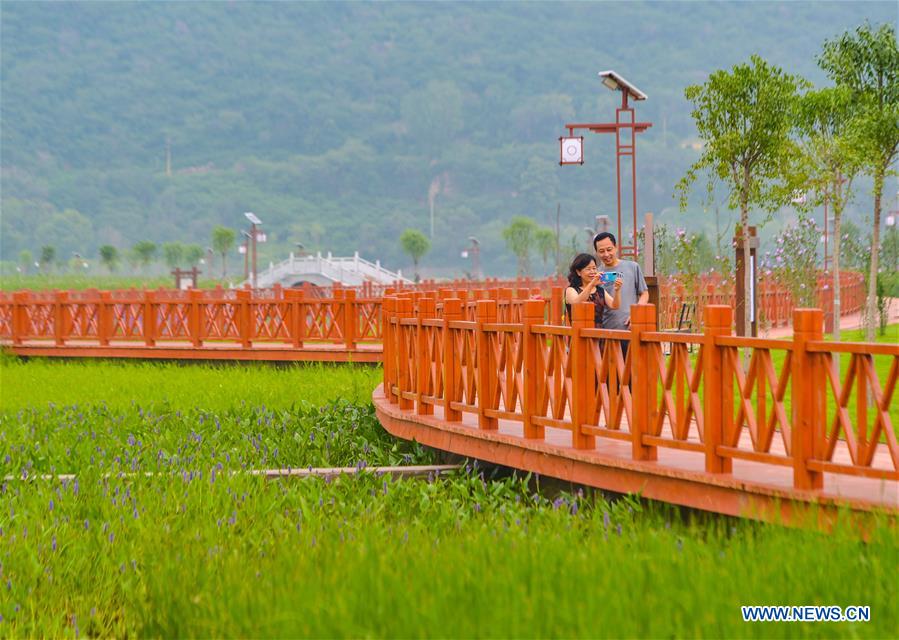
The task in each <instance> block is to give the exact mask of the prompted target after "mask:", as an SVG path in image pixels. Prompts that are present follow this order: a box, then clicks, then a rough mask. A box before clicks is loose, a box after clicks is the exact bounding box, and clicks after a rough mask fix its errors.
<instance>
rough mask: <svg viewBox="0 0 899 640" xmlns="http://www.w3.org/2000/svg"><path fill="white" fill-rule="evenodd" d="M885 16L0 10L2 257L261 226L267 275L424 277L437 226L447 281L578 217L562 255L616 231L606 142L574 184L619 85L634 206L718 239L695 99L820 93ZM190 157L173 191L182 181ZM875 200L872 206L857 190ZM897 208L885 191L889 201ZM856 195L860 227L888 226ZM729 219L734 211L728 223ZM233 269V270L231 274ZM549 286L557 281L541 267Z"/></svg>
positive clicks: (405, 9)
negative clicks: (415, 264)
mask: <svg viewBox="0 0 899 640" xmlns="http://www.w3.org/2000/svg"><path fill="white" fill-rule="evenodd" d="M896 11H897V10H896V3H895V2H893V1H889V2H784V3H765V2H745V3H733V2H731V3H724V2H720V3H704V2H684V3H679V2H657V3H645V4H644V3H630V2H628V3H612V2H609V3H511V2H509V3H464V4H463V3H441V4H436V3H378V4H370V3H331V2H328V3H255V2H254V3H250V2H227V3H224V2H202V3H201V2H196V3H183V2H180V3H151V2H139V3H106V2H103V3H90V2H79V3H56V2H54V3H39V2H3V3H2V4H0V46H2V69H0V71H2V85H0V90H2V93H0V144H2V149H0V151H2V156H0V164H2V167H0V169H2V184H0V186H2V229H0V230H2V238H0V240H2V244H0V249H2V257H3V259H5V260H14V259H15V255H16V253H17V252H18V251H19V250H20V249H24V248H27V249H31V250H32V251H34V250H36V249H37V248H39V247H40V246H41V245H43V244H53V245H55V246H56V247H57V249H58V255H61V256H68V255H70V254H71V252H73V251H79V252H82V253H83V254H85V255H88V254H91V255H93V254H94V253H96V249H97V247H98V246H99V245H101V244H105V243H110V244H113V245H118V246H119V247H126V246H129V245H131V244H132V243H133V242H135V241H137V240H141V239H150V240H154V241H167V240H182V241H187V242H199V243H202V244H204V245H206V244H209V236H210V232H211V229H212V227H213V226H214V225H215V224H226V225H229V226H232V227H238V226H240V225H242V224H243V216H242V212H244V211H254V212H256V213H257V215H259V216H260V217H261V218H262V219H263V221H264V223H265V228H266V229H267V231H268V237H269V240H270V242H269V243H268V244H267V245H266V246H265V247H264V250H265V252H267V253H265V255H264V256H263V257H264V258H266V260H267V259H268V258H269V257H270V258H272V259H280V258H281V257H284V256H286V254H287V252H288V251H289V250H290V249H291V248H292V247H293V244H294V243H295V242H302V243H303V244H304V245H305V246H306V247H307V248H311V249H321V250H323V251H328V250H331V251H334V252H335V253H337V254H346V253H351V252H352V251H353V250H359V251H360V252H361V253H362V254H363V256H366V257H371V258H375V257H378V258H381V259H382V261H384V262H385V264H387V265H388V266H391V267H394V268H395V267H408V264H409V261H408V259H407V258H406V257H405V256H403V255H402V254H401V252H400V247H399V243H398V237H399V235H400V233H401V232H402V230H403V229H405V228H406V227H417V228H419V229H421V230H423V231H425V232H426V233H427V232H428V231H429V212H430V207H429V193H430V195H431V197H432V198H433V200H434V205H435V226H436V233H435V237H434V248H433V250H432V252H431V253H430V254H429V255H428V256H426V258H425V260H424V262H425V265H426V266H430V267H431V269H432V270H436V271H437V272H441V273H445V274H447V275H450V274H458V273H461V272H462V270H463V269H464V268H465V264H464V262H463V261H462V260H461V259H460V258H459V250H460V249H461V248H462V246H463V245H464V244H465V243H466V240H467V237H468V236H469V235H476V236H478V237H479V238H480V239H481V240H482V244H483V248H484V254H483V255H484V259H485V266H487V267H488V268H490V270H491V271H493V272H495V273H503V272H505V273H509V272H511V271H512V270H513V269H514V259H513V257H512V256H511V255H510V254H509V252H508V251H506V250H505V249H504V247H503V243H502V239H501V235H500V232H501V229H502V227H503V226H504V225H505V224H507V222H508V220H509V219H510V218H511V217H512V216H514V215H521V214H524V215H529V216H531V217H533V218H535V219H536V220H538V222H540V223H542V224H548V223H549V222H550V220H554V218H555V211H556V205H557V203H559V204H560V205H561V212H562V213H561V217H562V223H563V226H564V228H565V230H564V232H563V234H562V240H563V242H568V239H569V238H570V237H571V236H572V234H575V233H577V232H578V231H579V230H580V229H581V228H582V227H584V226H585V225H589V224H591V223H592V219H593V216H594V215H596V214H598V213H608V214H611V213H612V212H613V206H614V201H613V199H614V164H613V151H614V147H613V141H612V139H611V137H610V136H591V137H589V138H588V139H587V143H586V164H585V165H584V166H582V167H559V166H558V164H557V161H558V140H557V138H558V136H559V135H561V134H563V133H564V129H563V128H562V126H563V124H564V123H565V122H572V121H577V122H585V121H597V120H599V121H607V120H611V119H613V118H614V108H615V106H616V95H614V94H613V93H612V92H610V91H608V90H606V89H605V88H604V87H603V86H602V85H601V84H600V82H599V80H598V78H597V76H596V74H597V72H598V71H599V70H601V69H609V68H611V69H615V70H617V71H619V72H620V73H621V74H623V75H624V76H625V77H626V78H628V79H629V80H631V81H632V82H634V83H635V84H636V85H637V86H638V87H640V89H641V90H643V91H644V92H645V93H647V94H648V96H649V99H648V100H647V101H645V102H641V103H639V104H638V106H637V115H638V118H639V119H640V120H649V121H651V122H653V123H654V124H653V127H652V128H651V129H650V130H649V131H647V132H646V133H644V134H641V136H640V139H639V142H638V153H637V162H638V173H639V183H638V184H639V196H638V198H639V208H640V210H641V211H649V210H651V211H655V212H656V213H657V214H660V215H661V220H662V221H663V222H666V223H668V224H670V225H675V226H688V227H692V228H699V227H706V228H713V227H714V221H713V220H712V219H711V217H710V215H706V216H703V215H702V211H701V205H700V195H701V194H697V196H696V198H695V203H696V204H695V209H696V210H695V211H693V212H692V213H691V214H689V215H685V214H682V213H679V212H678V211H677V210H676V208H675V205H676V203H675V201H674V200H673V199H672V193H673V189H674V184H675V182H676V181H677V180H678V179H679V178H680V177H681V175H682V174H683V172H684V170H685V169H686V167H687V166H688V165H689V163H690V162H691V161H692V160H693V159H695V157H696V154H697V151H696V149H695V148H694V143H695V142H696V140H695V130H694V128H693V125H692V120H691V119H690V110H689V104H688V103H687V102H686V100H685V99H684V97H683V89H684V87H685V86H687V85H688V84H692V83H698V82H702V81H704V80H705V78H706V77H707V75H708V74H709V73H710V72H711V71H713V70H715V69H718V68H723V67H729V66H731V65H732V64H734V63H736V62H740V61H744V60H746V59H747V58H748V57H749V55H750V54H752V53H758V54H760V55H761V56H763V57H765V58H766V59H768V60H769V61H771V62H773V63H776V64H779V65H781V66H783V67H784V68H785V69H786V70H788V71H789V72H791V73H796V74H801V75H803V76H804V77H806V78H807V79H809V80H811V81H812V82H814V83H816V84H823V83H824V77H823V75H822V74H821V72H820V71H819V70H818V69H817V67H816V65H815V56H816V55H817V54H818V53H819V51H820V48H821V44H822V42H823V41H824V40H825V39H826V38H832V37H834V36H835V35H838V34H840V33H842V32H843V31H845V30H847V29H852V28H854V27H855V26H856V25H858V24H860V23H862V22H864V21H865V20H869V21H871V22H873V23H883V22H895V21H896V17H897V16H896ZM167 146H168V148H169V149H170V153H171V175H169V172H168V171H167V166H166V150H167ZM862 189H864V187H862ZM892 191H894V189H890V188H888V189H887V191H886V193H887V194H891V192H892ZM869 202H870V198H869V196H868V195H867V194H866V193H863V194H860V197H859V198H858V199H857V201H856V203H855V204H854V205H853V207H852V208H853V209H854V210H853V211H849V215H850V216H855V217H859V216H860V215H861V214H862V213H865V212H868V211H869V210H870V205H869ZM722 215H725V216H726V215H728V214H726V213H725V214H722ZM235 262H236V261H235ZM537 271H539V268H538V269H537Z"/></svg>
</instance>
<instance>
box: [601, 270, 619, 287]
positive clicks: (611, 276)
mask: <svg viewBox="0 0 899 640" xmlns="http://www.w3.org/2000/svg"><path fill="white" fill-rule="evenodd" d="M620 277H621V274H620V273H618V272H617V271H603V272H602V273H600V274H599V281H600V282H601V283H602V284H603V285H607V284H615V281H616V280H617V279H618V278H620Z"/></svg>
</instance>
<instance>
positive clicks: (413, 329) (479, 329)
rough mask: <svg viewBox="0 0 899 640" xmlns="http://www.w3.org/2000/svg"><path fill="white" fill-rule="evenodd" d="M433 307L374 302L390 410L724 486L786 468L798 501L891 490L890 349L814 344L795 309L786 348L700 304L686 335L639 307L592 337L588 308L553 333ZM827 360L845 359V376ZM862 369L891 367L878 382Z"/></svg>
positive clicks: (540, 305)
mask: <svg viewBox="0 0 899 640" xmlns="http://www.w3.org/2000/svg"><path fill="white" fill-rule="evenodd" d="M433 302H434V301H433V299H430V298H420V299H418V300H416V299H415V298H414V297H413V296H412V295H408V294H407V295H404V296H402V297H396V296H388V297H387V298H385V302H384V315H385V317H384V362H385V365H384V385H383V386H384V393H385V395H386V397H387V399H388V400H389V402H391V403H396V404H398V405H399V406H400V408H401V409H406V410H410V411H412V410H414V411H415V412H417V413H419V414H430V413H432V412H433V408H434V406H436V405H441V406H443V408H444V416H445V417H444V419H445V420H446V421H447V422H458V421H460V420H461V419H462V414H463V413H466V412H468V413H474V414H476V415H477V423H478V426H479V428H480V429H485V430H495V429H497V428H498V421H499V420H502V419H505V420H512V421H515V422H520V423H521V424H522V425H523V429H524V436H525V437H526V438H543V437H544V429H545V427H546V426H551V427H557V428H563V429H567V430H569V431H570V432H571V434H572V435H571V438H572V446H573V447H575V448H588V449H589V448H593V447H594V446H595V439H596V438H597V437H607V438H614V439H618V440H627V441H630V442H631V443H632V454H631V455H632V458H633V459H635V460H656V459H657V451H658V449H659V448H660V447H669V448H676V449H681V450H684V451H693V452H695V453H696V454H698V455H702V456H704V464H703V466H704V469H705V470H706V471H708V472H711V473H722V474H729V473H731V470H732V464H733V460H734V459H741V460H749V461H752V462H755V463H759V464H763V465H777V466H788V467H792V469H793V485H794V487H795V488H796V489H802V490H819V489H822V488H823V478H824V475H823V474H824V473H836V474H842V475H853V476H861V477H873V478H879V479H882V480H884V481H889V482H895V481H899V445H897V443H896V435H895V432H894V430H893V425H892V422H891V417H890V413H889V410H890V407H891V406H892V404H891V403H892V402H893V395H894V392H895V388H896V386H897V378H899V345H888V344H877V345H873V344H866V343H833V342H827V341H825V340H824V339H823V324H824V322H823V314H822V311H821V310H819V309H797V310H795V311H794V314H793V327H794V337H793V339H792V340H790V341H780V340H767V339H761V338H737V337H735V336H733V335H732V324H733V310H732V309H731V308H730V307H727V306H721V305H710V306H708V307H706V309H705V319H704V320H705V322H704V329H703V332H702V333H694V334H686V335H685V334H666V333H664V332H660V331H657V328H656V316H655V309H654V307H653V305H635V306H634V307H632V309H631V328H630V331H608V330H599V329H595V328H593V307H592V305H590V304H589V303H582V304H578V305H573V309H572V322H571V325H569V326H555V325H552V324H546V314H547V311H548V309H547V307H548V305H547V304H546V302H545V301H543V300H528V301H525V302H524V304H523V305H522V306H521V309H520V314H521V317H520V319H519V320H518V321H513V322H506V321H504V322H498V321H497V312H498V304H497V301H496V300H482V301H478V302H477V305H476V315H475V319H474V322H460V319H461V317H462V314H463V310H464V303H463V301H462V300H461V299H446V300H444V301H443V304H444V309H445V313H444V315H443V318H442V319H441V321H440V322H435V321H434V319H435V317H436V313H435V311H434V309H433ZM626 344H627V345H629V348H626V349H625V345H626ZM666 347H667V349H670V351H668V352H667V353H666ZM690 349H696V353H695V356H694V354H691V353H690V352H689V351H690ZM741 349H742V350H744V351H747V350H748V353H749V365H748V367H747V366H744V364H743V362H742V356H741ZM778 352H780V353H782V354H783V363H782V364H781V365H780V366H779V367H778V366H777V365H776V360H777V358H773V357H772V354H774V355H776V354H777V353H778ZM837 353H842V354H849V357H850V363H849V371H848V372H847V373H846V374H845V375H842V374H841V373H840V371H839V368H838V367H837V364H836V360H835V358H836V354H837ZM875 356H877V357H885V358H891V359H892V362H891V365H890V366H889V374H888V378H887V379H886V380H885V381H880V380H879V379H878V378H877V373H876V368H875V366H874V360H873V358H874V357H875ZM869 394H870V395H871V396H872V397H873V405H872V406H870V407H869V406H868V395H869ZM852 397H855V400H856V409H855V411H856V416H855V418H854V419H852V418H850V417H849V405H850V399H851V398H852ZM828 398H830V399H832V403H833V405H834V408H833V409H829V408H828V404H827V401H828ZM600 417H602V419H600ZM878 456H879V457H878Z"/></svg>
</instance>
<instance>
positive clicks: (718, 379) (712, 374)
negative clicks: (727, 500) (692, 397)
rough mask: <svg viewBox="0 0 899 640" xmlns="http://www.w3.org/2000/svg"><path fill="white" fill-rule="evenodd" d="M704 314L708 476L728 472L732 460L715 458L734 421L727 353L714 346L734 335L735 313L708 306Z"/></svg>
mask: <svg viewBox="0 0 899 640" xmlns="http://www.w3.org/2000/svg"><path fill="white" fill-rule="evenodd" d="M704 314H705V318H704V324H705V334H704V339H703V340H704V344H703V355H702V380H703V389H702V391H703V393H702V412H703V416H702V423H703V425H704V427H703V429H704V433H703V439H704V440H705V442H704V444H705V470H706V471H707V472H709V473H731V470H732V467H733V464H732V462H733V461H732V459H731V458H725V457H722V456H720V455H718V447H719V446H720V445H721V443H722V442H723V441H724V434H725V433H727V432H728V431H729V429H728V428H727V427H728V425H729V424H730V421H731V420H733V412H732V405H733V384H732V380H733V376H732V375H731V371H730V368H729V367H728V364H727V361H726V360H725V353H726V351H725V349H724V348H723V347H719V346H718V345H716V344H715V338H716V337H718V336H728V335H731V334H732V333H733V331H732V329H731V325H732V323H733V315H734V310H733V309H732V308H731V307H727V306H723V305H709V306H707V307H706V308H705V311H704ZM729 383H730V384H729ZM728 399H730V401H728Z"/></svg>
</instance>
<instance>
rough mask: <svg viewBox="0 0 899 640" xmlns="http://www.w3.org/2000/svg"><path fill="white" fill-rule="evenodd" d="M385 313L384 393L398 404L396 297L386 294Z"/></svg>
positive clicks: (383, 342)
mask: <svg viewBox="0 0 899 640" xmlns="http://www.w3.org/2000/svg"><path fill="white" fill-rule="evenodd" d="M381 311H382V313H383V320H382V322H383V329H382V334H383V338H382V340H381V345H382V346H381V349H382V351H381V354H382V356H381V357H382V358H383V359H384V395H385V396H387V400H388V401H389V402H390V403H391V404H396V396H395V395H394V394H393V385H394V383H395V382H396V381H395V380H394V377H395V373H394V363H395V362H396V351H395V349H396V345H395V343H394V331H393V319H394V317H395V315H396V298H394V297H393V296H386V297H385V298H384V301H383V303H382V304H381Z"/></svg>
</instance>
